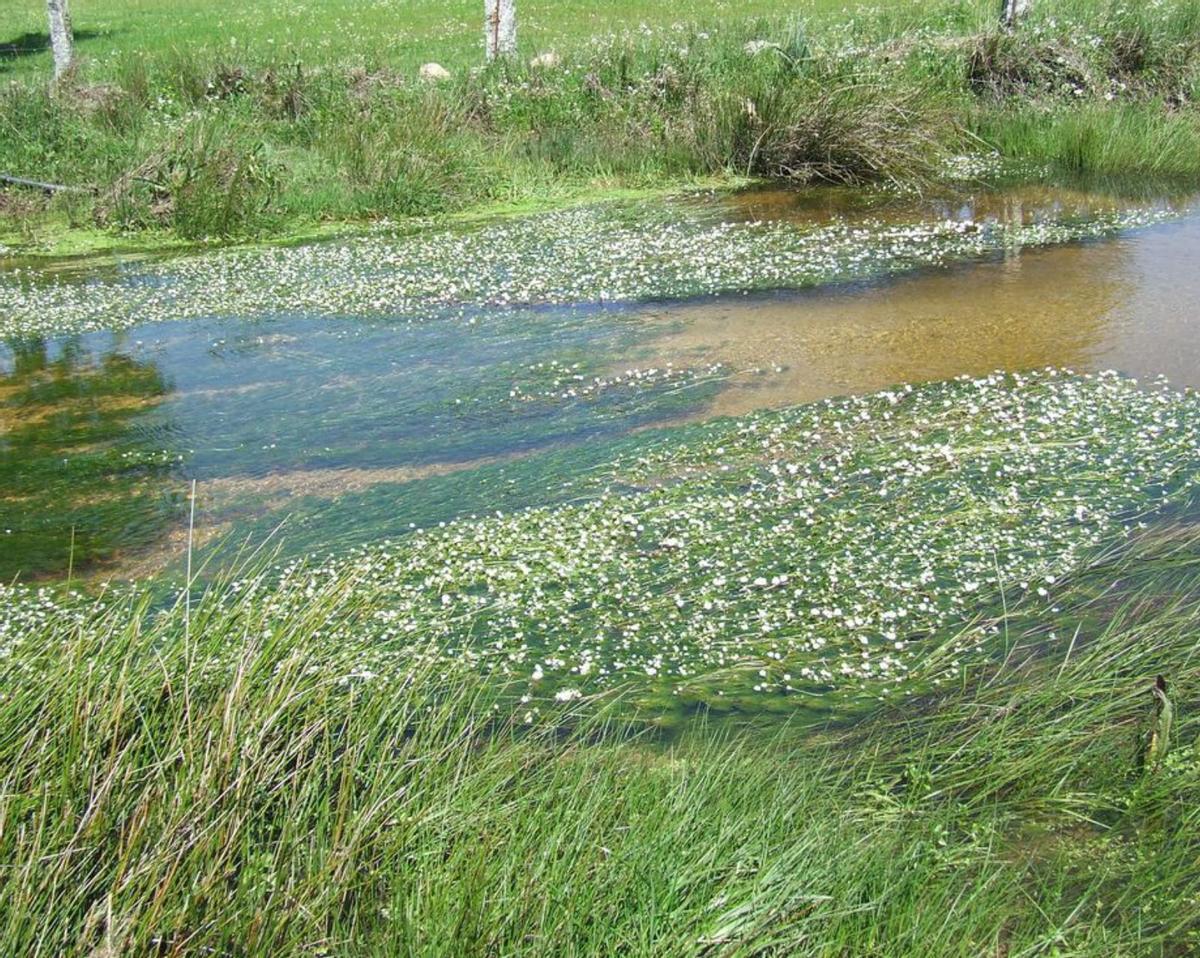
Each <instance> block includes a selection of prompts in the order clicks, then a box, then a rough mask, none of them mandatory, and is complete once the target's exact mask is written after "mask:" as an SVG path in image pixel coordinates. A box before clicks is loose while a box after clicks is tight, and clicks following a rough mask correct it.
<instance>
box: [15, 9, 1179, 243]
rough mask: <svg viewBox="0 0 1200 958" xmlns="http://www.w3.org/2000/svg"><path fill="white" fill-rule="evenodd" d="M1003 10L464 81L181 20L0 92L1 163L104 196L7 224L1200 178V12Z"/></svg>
mask: <svg viewBox="0 0 1200 958" xmlns="http://www.w3.org/2000/svg"><path fill="white" fill-rule="evenodd" d="M992 6H993V5H991V4H986V5H984V4H980V5H974V4H967V5H961V4H954V5H944V4H931V5H928V6H926V7H925V8H923V9H922V10H921V11H919V12H913V11H906V12H901V11H899V10H897V9H895V8H893V7H891V6H888V5H884V6H882V7H879V8H873V9H860V10H856V11H855V12H854V14H853V15H852V16H850V15H847V14H845V12H844V11H843V12H841V13H840V14H839V13H834V12H833V11H832V10H829V9H824V10H823V12H822V11H821V10H817V11H814V12H813V13H812V15H811V16H810V17H809V18H807V19H804V20H795V19H781V18H779V17H775V18H771V17H769V16H765V17H762V18H759V19H754V20H751V19H748V18H739V19H733V18H729V17H728V16H724V17H721V16H718V15H717V14H716V13H714V11H709V10H707V9H705V10H703V11H701V13H703V14H705V15H707V16H708V17H709V18H710V19H709V21H704V20H696V21H694V22H691V23H687V24H683V23H669V22H658V23H655V24H654V25H646V26H645V29H637V30H626V31H623V32H617V33H608V34H605V35H602V36H596V37H592V38H590V40H587V41H585V40H584V39H583V38H581V37H578V36H575V37H574V38H572V37H571V36H569V35H564V36H563V42H562V44H561V45H560V46H559V48H558V49H557V50H556V51H555V60H554V62H553V63H552V64H551V65H549V66H542V67H535V66H531V65H529V64H528V63H526V62H524V61H522V62H519V63H514V64H511V65H506V66H502V67H496V68H493V69H489V70H480V69H475V68H471V67H468V63H469V60H468V59H467V55H466V53H465V52H460V54H459V56H460V57H461V59H460V60H457V61H456V60H454V59H453V58H451V59H449V60H448V62H450V63H451V66H453V67H454V69H453V71H452V73H451V76H450V77H449V78H448V79H447V80H444V81H441V82H426V81H421V80H420V79H418V78H417V76H416V73H415V70H413V69H411V68H410V67H409V66H408V63H407V60H405V59H404V57H411V56H412V55H413V52H414V50H416V49H419V44H418V45H417V46H416V47H414V46H413V45H411V44H410V45H409V46H406V47H405V48H404V50H405V53H404V57H401V58H400V59H399V60H397V59H396V58H393V60H392V62H389V59H388V57H387V55H386V50H384V49H383V48H382V47H381V46H380V45H378V44H377V45H374V46H371V45H368V46H367V47H366V48H365V51H364V52H363V53H362V54H361V55H360V56H359V57H358V58H355V57H352V56H350V55H349V54H348V53H347V52H346V51H345V50H344V49H343V48H340V47H339V48H337V51H336V53H334V52H331V53H330V54H329V56H328V58H327V59H322V57H321V55H320V54H319V52H317V51H316V49H314V47H313V46H311V45H305V44H303V43H299V42H297V44H296V51H295V52H294V55H293V54H290V53H289V55H288V56H287V57H283V56H281V55H280V54H279V53H278V51H276V50H275V49H274V46H273V45H271V44H266V43H265V42H260V43H256V44H255V43H237V42H235V43H234V44H233V45H232V46H231V47H229V49H223V48H220V47H218V46H216V45H215V44H214V45H213V46H211V47H202V48H201V49H198V50H191V51H189V56H188V57H187V59H186V60H185V59H183V58H181V57H180V56H179V55H178V54H177V53H174V52H172V51H171V50H169V49H165V48H164V46H163V44H162V43H161V39H160V41H159V43H157V44H154V43H147V44H146V45H145V47H144V50H143V51H142V52H133V51H131V50H128V49H126V50H125V51H124V52H119V53H117V54H113V55H109V56H105V57H102V58H100V57H98V58H96V59H95V60H94V61H93V62H91V63H88V62H85V64H84V66H83V67H82V68H81V71H80V73H79V74H78V76H77V77H75V78H74V79H73V80H72V82H71V83H69V84H67V85H64V87H63V88H61V89H60V90H59V91H57V92H54V93H51V92H49V91H48V90H47V89H46V87H45V84H44V82H43V78H42V77H41V76H38V75H36V74H33V73H31V72H30V68H29V67H27V66H25V64H24V63H22V64H21V65H20V69H19V70H18V71H17V73H16V74H15V79H14V82H13V83H11V84H10V85H9V86H8V87H7V88H6V89H4V90H3V91H2V92H0V124H2V125H3V126H5V127H6V128H8V129H10V130H15V131H17V133H18V135H16V136H7V137H5V138H4V139H3V142H2V143H0V169H3V170H4V171H6V172H10V173H14V174H17V175H27V176H34V177H36V178H40V179H45V180H50V181H53V182H57V183H62V184H65V185H70V186H73V187H79V188H82V189H84V190H86V192H84V193H74V192H72V193H60V194H57V195H55V196H54V197H53V198H51V199H49V200H46V199H44V198H43V197H41V196H40V195H39V194H36V193H34V194H31V193H29V192H28V191H18V190H6V191H4V192H3V193H0V197H2V203H0V231H3V233H4V236H5V237H6V238H5V239H4V242H5V243H7V244H8V245H10V246H35V247H36V246H41V247H42V248H48V249H49V250H51V251H53V250H55V248H56V247H58V248H59V249H62V248H64V247H66V246H69V247H70V248H71V249H73V250H75V251H80V250H86V249H88V248H94V247H104V246H111V244H112V242H113V239H112V238H113V237H118V238H119V240H118V241H117V242H119V243H123V244H133V245H135V246H138V247H140V248H143V249H145V248H152V247H154V246H156V245H158V244H160V243H178V242H181V241H182V242H201V241H228V240H230V239H255V238H262V239H267V238H274V237H278V236H293V237H294V236H303V235H310V234H311V233H312V232H313V231H314V230H319V231H327V230H330V229H334V230H340V229H348V228H353V227H355V226H360V227H361V225H363V224H364V223H369V222H373V221H378V220H380V219H389V220H403V219H405V218H408V217H413V216H429V215H444V214H449V213H456V212H463V211H480V210H484V209H495V208H497V207H511V206H513V205H519V206H522V207H524V208H527V209H529V208H542V207H545V206H554V205H561V204H562V203H564V202H572V201H577V200H579V199H581V198H592V199H594V198H597V197H599V196H604V195H606V194H609V193H611V192H613V191H621V190H662V189H668V188H678V187H680V186H686V185H689V184H696V183H698V182H703V183H705V184H707V185H714V184H716V185H721V184H728V183H731V182H743V181H744V180H745V179H746V178H752V179H753V178H769V179H774V180H784V181H787V182H790V183H812V182H830V181H832V182H843V183H852V184H867V183H880V182H882V183H889V184H892V185H895V186H899V187H902V188H914V187H915V188H919V187H921V186H922V185H928V184H930V183H934V182H939V181H941V180H944V179H946V178H947V177H954V178H959V179H961V178H962V176H963V175H964V173H965V174H966V175H967V176H968V177H974V178H975V179H977V180H989V179H995V178H996V177H1002V176H1011V175H1013V171H1014V169H1015V170H1016V175H1018V176H1022V175H1030V174H1031V173H1032V174H1033V175H1042V174H1045V173H1049V174H1050V175H1062V174H1071V175H1092V176H1105V175H1126V176H1128V175H1134V176H1154V177H1157V178H1160V179H1162V178H1166V179H1170V178H1175V179H1178V180H1181V181H1189V182H1195V180H1196V178H1197V177H1200V159H1197V157H1200V114H1198V113H1197V110H1196V107H1195V103H1196V101H1197V98H1198V96H1197V94H1198V89H1200V88H1198V85H1197V84H1198V83H1200V81H1198V79H1197V78H1198V77H1200V52H1198V51H1200V41H1197V39H1196V38H1197V36H1200V24H1197V23H1196V20H1197V19H1198V18H1200V14H1197V13H1196V11H1195V8H1194V5H1192V4H1187V3H1183V2H1177V0H1169V2H1166V3H1162V4H1158V5H1155V6H1154V7H1152V8H1145V9H1141V10H1136V11H1133V10H1117V9H1115V8H1110V7H1107V6H1104V5H1100V4H1098V3H1094V2H1090V0H1078V2H1075V3H1072V4H1071V5H1070V6H1069V8H1065V9H1063V8H1060V6H1059V5H1056V7H1055V9H1054V12H1053V14H1054V15H1053V16H1050V15H1049V14H1048V13H1036V14H1035V17H1034V18H1032V19H1031V20H1030V21H1029V22H1028V23H1027V24H1026V25H1024V26H1023V28H1022V29H1021V30H1020V31H1018V32H1017V33H1015V34H1007V33H1003V32H1001V31H1000V30H999V29H998V27H996V26H995V25H994V24H993V22H992V21H993V19H994V10H992ZM985 7H986V10H985ZM988 11H990V13H989V12H988ZM547 16H551V15H549V14H547ZM85 25H86V21H83V22H82V26H85ZM82 26H81V28H82ZM460 33H461V34H462V35H463V36H470V37H473V36H474V33H473V32H472V31H470V30H469V29H468V25H467V24H465V23H463V24H457V23H456V25H455V26H454V27H453V29H452V30H451V31H450V35H452V36H459V35H460ZM547 35H548V36H549V35H550V34H547ZM236 39H237V38H235V40H236ZM88 42H90V41H85V42H84V47H83V48H84V49H85V50H86V49H87V46H86V44H87V43H88ZM96 42H97V43H99V42H101V41H100V40H99V39H97V41H96ZM463 42H464V43H465V41H463ZM472 42H473V41H472ZM466 47H467V49H470V47H471V44H469V43H466ZM964 156H967V157H970V159H968V160H966V161H964V160H963V159H962V158H963V157H964ZM213 196H219V197H221V200H220V202H212V201H211V198H212V197H213ZM60 243H61V244H63V246H61V247H60V246H59V244H60Z"/></svg>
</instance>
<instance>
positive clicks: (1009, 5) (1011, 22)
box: [1001, 0, 1032, 30]
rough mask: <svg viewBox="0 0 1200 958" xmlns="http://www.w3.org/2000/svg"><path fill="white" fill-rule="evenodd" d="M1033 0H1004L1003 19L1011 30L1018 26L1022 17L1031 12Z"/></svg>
mask: <svg viewBox="0 0 1200 958" xmlns="http://www.w3.org/2000/svg"><path fill="white" fill-rule="evenodd" d="M1031 2H1032V0H1004V13H1003V14H1002V15H1001V19H1002V20H1003V21H1004V25H1005V26H1006V27H1008V28H1009V29H1010V30H1011V29H1013V28H1014V27H1016V25H1017V23H1019V22H1020V20H1021V18H1022V17H1024V16H1025V14H1027V13H1028V12H1029V5H1030V3H1031Z"/></svg>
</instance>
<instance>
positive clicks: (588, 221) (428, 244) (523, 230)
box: [0, 201, 1173, 335]
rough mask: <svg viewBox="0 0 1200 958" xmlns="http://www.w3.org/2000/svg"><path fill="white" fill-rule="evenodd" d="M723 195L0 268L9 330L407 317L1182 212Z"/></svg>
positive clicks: (896, 267) (717, 279)
mask: <svg viewBox="0 0 1200 958" xmlns="http://www.w3.org/2000/svg"><path fill="white" fill-rule="evenodd" d="M722 215H723V214H722V208H721V206H720V205H719V204H718V205H715V206H711V205H706V204H704V203H701V202H695V201H693V202H690V203H689V202H677V203H674V204H666V205H662V206H656V207H654V208H639V209H633V208H630V207H628V206H624V205H621V204H608V205H602V206H590V207H580V208H575V209H569V210H561V211H557V212H552V213H545V214H541V215H537V216H529V217H524V218H519V219H505V220H500V221H496V222H492V223H489V224H486V225H482V226H475V227H470V228H466V227H461V226H446V225H442V226H440V227H439V226H437V225H436V224H429V225H427V228H425V229H422V230H419V231H416V232H407V233H387V232H383V231H379V232H375V233H372V234H369V235H366V236H362V237H357V238H352V239H343V240H338V241H330V242H322V243H312V244H308V245H304V246H279V247H257V248H250V249H227V250H222V251H217V252H208V253H203V254H197V255H192V256H186V257H177V258H173V259H166V260H160V261H154V262H140V263H129V264H126V265H124V266H122V267H121V268H120V269H119V271H118V272H117V273H116V274H115V275H108V274H106V275H100V276H97V275H92V274H84V275H78V274H72V273H70V272H55V273H52V274H51V273H47V272H46V271H43V270H37V269H12V270H7V271H3V272H0V335H27V334H46V335H54V334H62V333H71V332H82V331H88V330H97V329H122V328H128V327H131V326H134V325H141V324H145V323H151V322H157V321H164V320H170V319H187V318H196V317H201V316H212V315H230V314H235V315H239V316H259V315H278V314H280V313H288V312H303V313H307V314H310V315H320V316H329V317H340V316H351V315H353V316H359V317H362V316H400V317H403V318H405V319H407V320H409V321H418V320H421V319H423V318H429V317H433V316H445V315H447V314H450V315H454V314H456V312H466V311H469V310H477V309H479V308H481V307H498V306H512V305H531V304H534V305H536V304H547V303H557V304H561V303H582V302H632V301H639V300H644V299H653V298H667V297H676V298H678V297H689V296H698V295H706V294H712V293H720V292H738V291H749V290H760V289H777V288H791V287H802V286H810V285H814V284H817V283H821V282H827V281H832V280H843V279H852V278H857V277H865V276H874V275H880V274H885V273H892V272H897V271H902V270H908V269H913V268H917V267H922V266H936V265H940V264H945V263H949V262H952V261H955V260H960V259H963V258H971V257H977V256H980V255H983V254H987V253H989V252H995V251H999V250H1003V249H1006V248H1009V247H1011V246H1013V245H1021V246H1031V245H1046V244H1054V243H1064V242H1070V241H1073V240H1077V239H1080V238H1083V237H1089V236H1099V235H1104V234H1109V233H1113V232H1116V231H1120V230H1125V229H1129V228H1133V227H1137V226H1141V225H1146V224H1149V223H1153V222H1158V221H1161V220H1162V219H1164V218H1166V217H1168V216H1171V215H1173V214H1172V213H1171V211H1170V210H1168V209H1147V210H1112V211H1109V212H1103V211H1093V212H1090V214H1089V215H1088V217H1087V218H1085V219H1080V218H1078V217H1075V216H1073V215H1072V214H1071V212H1070V210H1057V211H1053V210H1052V211H1048V213H1047V215H1046V217H1044V218H1043V219H1041V220H1039V221H1037V222H1028V223H1026V222H1012V223H1001V222H973V221H964V220H961V219H940V218H932V219H925V220H921V219H918V220H916V221H913V222H907V223H895V222H887V221H882V220H875V219H872V218H869V217H868V218H865V219H854V220H835V221H833V222H829V223H823V224H801V223H793V222H786V221H768V222H762V221H753V222H727V221H725V220H724V219H723V218H722Z"/></svg>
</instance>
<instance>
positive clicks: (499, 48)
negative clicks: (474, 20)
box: [483, 0, 517, 60]
mask: <svg viewBox="0 0 1200 958" xmlns="http://www.w3.org/2000/svg"><path fill="white" fill-rule="evenodd" d="M483 13H484V40H483V45H484V49H485V50H486V51H487V58H488V59H489V60H494V59H496V57H511V56H514V55H515V54H516V52H517V0H483Z"/></svg>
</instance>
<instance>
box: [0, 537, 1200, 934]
mask: <svg viewBox="0 0 1200 958" xmlns="http://www.w3.org/2000/svg"><path fill="white" fill-rule="evenodd" d="M1114 582H1116V583H1117V585H1116V586H1115V587H1114ZM1198 585H1200V541H1198V540H1197V538H1196V534H1195V530H1194V528H1187V527H1171V526H1159V527H1156V528H1154V529H1152V530H1150V531H1149V532H1148V533H1146V534H1144V535H1143V536H1142V537H1141V538H1140V539H1138V540H1135V541H1134V542H1132V543H1131V544H1126V545H1124V546H1122V547H1121V548H1120V549H1119V550H1117V551H1109V552H1102V553H1098V554H1095V555H1093V556H1092V557H1091V559H1090V560H1089V561H1088V562H1087V563H1085V564H1084V565H1083V566H1082V567H1081V568H1080V570H1079V571H1078V572H1077V573H1076V574H1075V575H1074V576H1073V577H1072V579H1071V580H1070V581H1069V582H1064V583H1063V584H1061V586H1060V587H1059V588H1058V589H1057V590H1056V600H1057V602H1058V606H1057V608H1056V610H1055V611H1054V613H1052V614H1051V613H1048V612H1047V611H1046V610H1045V609H1044V608H1032V607H1031V608H1026V607H1025V606H1024V604H1023V603H1020V602H1017V603H1015V604H1014V605H1013V606H1011V607H1010V608H1008V610H1007V612H1006V614H1005V615H1003V616H1002V617H1000V618H998V619H996V620H995V621H993V622H979V623H975V624H973V625H970V626H968V627H967V628H966V632H967V633H972V632H974V631H975V630H976V629H980V630H982V631H983V632H985V633H987V634H995V633H997V632H999V634H1000V635H1002V640H1001V641H999V642H998V643H997V644H996V645H995V646H994V648H993V656H992V658H991V661H990V662H989V663H981V664H978V665H976V666H974V667H971V668H966V667H964V669H963V670H962V672H961V674H960V676H959V680H958V681H956V682H955V683H954V686H953V689H952V690H951V691H949V692H946V693H943V694H941V695H940V696H938V697H931V698H926V699H918V700H910V701H908V702H906V703H905V705H904V706H903V708H898V709H894V710H889V711H887V712H885V714H883V715H882V716H881V718H880V719H879V720H878V721H872V722H868V723H867V724H866V725H864V726H860V727H858V728H851V729H849V730H842V731H838V730H836V729H829V730H827V732H826V734H825V735H822V736H818V737H813V736H811V735H803V734H801V733H800V730H791V729H789V728H788V727H787V726H786V725H785V726H780V727H778V728H777V729H776V730H775V731H774V732H771V733H757V734H754V735H749V734H743V733H739V732H738V731H737V729H736V726H734V725H731V724H729V723H728V722H727V723H725V724H723V725H710V726H700V727H697V728H695V729H693V730H692V731H691V732H689V733H688V734H686V735H684V736H683V737H682V738H678V739H676V740H675V741H674V742H669V741H664V740H662V739H660V738H657V737H655V736H654V735H653V734H652V733H651V732H649V731H647V730H646V729H644V728H639V726H638V725H637V724H636V722H631V721H630V719H629V716H628V714H627V713H625V712H623V711H622V708H621V702H620V700H619V698H618V699H616V700H612V699H604V698H600V699H593V700H586V699H585V700H581V701H575V702H571V703H568V704H566V705H562V706H560V707H558V708H557V709H556V710H554V711H553V712H547V713H546V714H545V715H544V716H543V719H542V720H541V721H539V722H538V723H535V724H534V725H532V726H530V725H526V724H524V723H522V722H521V721H520V720H519V719H518V718H516V716H513V717H511V718H510V717H509V716H510V714H511V712H510V709H509V708H508V706H507V705H506V704H503V705H502V702H503V686H502V684H500V683H496V682H492V683H481V682H480V681H479V680H478V679H476V678H472V677H471V675H469V674H466V673H463V672H460V671H456V670H453V669H447V667H446V666H444V665H443V664H435V661H434V660H433V659H432V658H430V657H427V656H425V655H423V654H421V652H420V650H419V649H418V650H415V651H413V652H412V653H410V654H406V655H403V656H399V657H397V658H395V659H394V661H393V662H392V668H391V669H390V670H389V672H388V673H387V674H378V675H371V674H369V673H363V672H361V671H360V670H358V669H357V668H356V664H355V660H354V658H353V655H352V654H348V653H347V650H346V648H345V646H344V644H343V643H342V642H341V640H337V641H332V640H331V639H330V633H329V631H328V626H329V625H330V624H331V623H332V622H337V621H344V620H345V619H347V618H354V617H356V616H359V615H361V614H362V613H363V612H364V610H366V609H369V608H370V607H371V605H372V603H373V602H374V601H375V598H374V596H373V595H372V594H371V592H370V591H369V590H366V589H364V588H363V586H362V583H361V582H356V581H355V580H354V579H353V578H352V577H343V578H339V579H337V580H334V581H330V582H328V583H327V584H326V585H325V586H324V587H322V588H321V589H319V590H317V591H316V592H314V593H312V594H310V596H309V598H308V601H307V602H306V603H305V605H304V606H303V607H302V608H301V607H297V608H296V610H295V611H294V612H292V613H290V614H289V615H288V616H286V617H285V618H283V619H280V618H279V617H278V616H276V615H274V614H273V613H272V611H271V604H270V602H267V601H264V600H263V599H264V597H263V594H262V592H261V591H259V590H258V589H256V588H254V587H246V586H243V588H242V589H241V590H240V595H236V594H230V593H229V592H228V591H227V589H226V588H225V587H218V592H217V593H216V594H214V595H212V596H210V597H209V598H207V599H204V600H200V601H198V602H196V603H195V604H194V606H193V607H192V608H191V609H190V611H189V610H187V609H185V607H184V606H183V605H182V604H180V605H177V606H175V607H173V608H172V609H170V610H168V611H167V612H165V613H161V614H159V613H154V612H152V611H151V610H150V609H149V608H148V607H147V606H146V604H145V603H144V602H141V601H139V600H137V599H136V598H135V599H133V600H129V601H122V602H117V603H113V604H110V605H108V606H106V607H99V608H90V607H85V608H82V609H78V610H75V611H66V612H64V611H62V610H61V608H59V607H55V606H54V605H53V604H52V603H50V602H49V601H48V600H45V599H43V600H40V601H39V600H36V599H32V598H29V597H26V598H25V599H23V600H22V602H23V603H24V605H25V608H26V609H27V613H26V615H27V618H26V628H27V629H28V630H29V631H28V632H27V634H26V637H25V640H24V641H22V642H20V643H19V644H17V645H15V646H13V645H9V644H6V645H5V646H4V648H5V653H6V654H5V655H3V657H0V678H2V680H3V684H2V686H0V687H2V688H3V697H2V699H0V701H2V704H3V708H2V710H0V768H3V770H4V771H3V777H2V779H0V870H2V872H3V880H4V887H5V894H4V895H3V896H2V897H0V936H2V938H3V940H4V942H5V943H6V947H8V948H9V949H11V950H12V951H13V952H14V953H20V954H26V955H40V954H46V955H49V954H54V955H62V954H78V955H91V956H97V955H118V954H159V955H191V954H195V955H200V954H213V953H216V954H234V955H257V954H276V955H364V954H380V955H383V954H388V955H439V954H441V955H447V956H449V955H455V956H458V955H495V954H523V955H562V954H614V953H624V954H633V955H664V956H665V955H671V956H675V955H776V954H788V955H831V956H832V955H849V954H853V955H880V956H883V955H887V956H889V958H895V956H903V955H913V956H921V958H926V956H930V955H963V956H968V955H969V956H978V955H1014V956H1015V955H1095V956H1101V955H1103V956H1111V955H1139V956H1143V955H1184V954H1190V953H1193V952H1194V951H1195V949H1196V948H1197V947H1198V946H1200V938H1198V937H1197V936H1198V935H1200V924H1198V922H1197V916H1198V915H1200V897H1198V896H1200V866H1198V865H1197V862H1198V860H1200V856H1198V852H1200V847H1198V846H1197V838H1196V836H1197V834H1198V832H1197V827H1198V826H1200V819H1198V818H1197V809H1198V808H1200V758H1198V754H1197V751H1196V747H1195V745H1194V742H1195V739H1196V735H1197V732H1198V731H1200V727H1198V725H1197V721H1196V719H1195V715H1196V711H1197V705H1200V699H1197V697H1196V688H1197V683H1198V682H1200V660H1198V659H1197V656H1196V638H1195V636H1196V634H1197V626H1198V625H1200V605H1198V603H1197V598H1196V597H1197V586H1198ZM9 599H10V600H11V599H12V597H11V596H10V597H9ZM11 638H12V636H11V635H9V636H7V637H6V638H4V641H5V642H6V643H7V642H9V641H10V640H11ZM1160 674H1161V675H1164V676H1166V677H1167V681H1168V683H1169V685H1168V689H1169V698H1170V701H1171V703H1172V706H1173V708H1174V709H1175V711H1176V713H1177V716H1176V719H1175V721H1174V723H1173V725H1172V728H1171V731H1170V736H1171V741H1172V742H1173V745H1172V747H1171V749H1170V750H1169V751H1168V752H1167V754H1166V756H1165V758H1155V757H1153V756H1149V758H1148V753H1147V750H1146V742H1145V739H1144V733H1146V732H1148V731H1150V730H1152V729H1156V728H1157V729H1160V730H1161V728H1162V725H1161V723H1158V724H1155V721H1154V719H1153V714H1152V713H1153V701H1154V700H1153V698H1152V696H1151V694H1150V692H1149V687H1150V685H1151V684H1152V682H1153V679H1154V677H1155V676H1156V675H1160ZM1139 735H1142V736H1143V737H1142V738H1139ZM1139 742H1140V743H1141V744H1140V745H1139ZM1147 762H1149V764H1148V765H1147Z"/></svg>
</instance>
